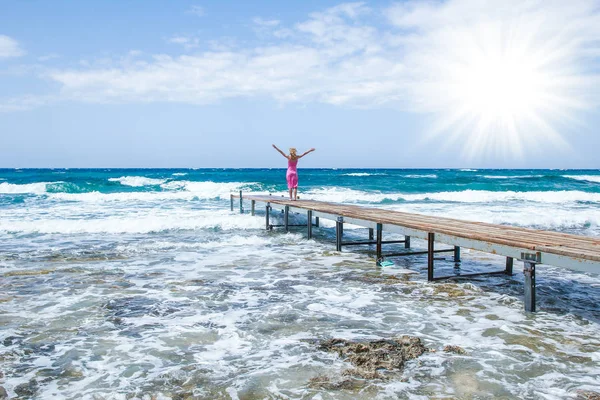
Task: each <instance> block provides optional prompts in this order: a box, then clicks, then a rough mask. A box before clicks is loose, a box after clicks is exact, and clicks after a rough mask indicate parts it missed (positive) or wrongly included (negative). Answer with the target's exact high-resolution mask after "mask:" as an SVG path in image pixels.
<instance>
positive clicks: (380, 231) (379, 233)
mask: <svg viewBox="0 0 600 400" xmlns="http://www.w3.org/2000/svg"><path fill="white" fill-rule="evenodd" d="M382 237H383V225H381V224H377V262H379V260H380V259H381V239H382Z"/></svg>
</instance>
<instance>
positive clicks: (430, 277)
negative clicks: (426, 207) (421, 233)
mask: <svg viewBox="0 0 600 400" xmlns="http://www.w3.org/2000/svg"><path fill="white" fill-rule="evenodd" d="M434 241H435V233H433V232H429V233H428V234H427V280H428V281H430V282H431V281H433V256H434V246H433V244H434Z"/></svg>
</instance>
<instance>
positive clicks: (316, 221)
mask: <svg viewBox="0 0 600 400" xmlns="http://www.w3.org/2000/svg"><path fill="white" fill-rule="evenodd" d="M318 227H319V217H315V228H318Z"/></svg>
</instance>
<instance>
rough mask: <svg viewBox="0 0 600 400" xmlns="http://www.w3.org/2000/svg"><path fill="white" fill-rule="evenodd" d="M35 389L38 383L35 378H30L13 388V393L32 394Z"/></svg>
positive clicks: (26, 395) (27, 395) (29, 395)
mask: <svg viewBox="0 0 600 400" xmlns="http://www.w3.org/2000/svg"><path fill="white" fill-rule="evenodd" d="M37 391H38V383H37V381H36V380H35V379H32V380H30V381H29V382H27V383H21V384H20V385H18V386H17V387H16V388H15V393H16V394H18V395H19V396H23V397H31V396H34V395H35V393H36V392H37Z"/></svg>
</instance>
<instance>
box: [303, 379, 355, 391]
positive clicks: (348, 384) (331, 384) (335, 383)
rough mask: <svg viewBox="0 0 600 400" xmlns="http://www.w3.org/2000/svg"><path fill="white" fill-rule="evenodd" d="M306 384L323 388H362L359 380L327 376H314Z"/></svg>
mask: <svg viewBox="0 0 600 400" xmlns="http://www.w3.org/2000/svg"><path fill="white" fill-rule="evenodd" d="M308 386H309V387H311V388H315V389H325V390H341V389H346V390H352V389H360V388H362V384H361V382H357V381H356V380H354V379H347V378H346V379H342V378H339V377H338V378H330V377H328V376H315V377H314V378H311V379H310V380H309V381H308Z"/></svg>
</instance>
